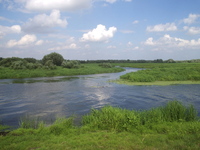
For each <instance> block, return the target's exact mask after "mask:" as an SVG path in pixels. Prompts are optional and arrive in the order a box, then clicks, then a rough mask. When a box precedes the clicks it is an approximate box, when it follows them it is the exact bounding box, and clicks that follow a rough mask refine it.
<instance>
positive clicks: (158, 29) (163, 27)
mask: <svg viewBox="0 0 200 150" xmlns="http://www.w3.org/2000/svg"><path fill="white" fill-rule="evenodd" d="M146 30H147V31H148V32H162V31H176V30H177V27H176V25H175V24H174V23H166V24H158V25H155V26H148V27H147V29H146Z"/></svg>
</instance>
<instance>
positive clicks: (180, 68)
mask: <svg viewBox="0 0 200 150" xmlns="http://www.w3.org/2000/svg"><path fill="white" fill-rule="evenodd" d="M124 65H126V64H124ZM127 66H131V67H141V68H145V67H146V68H151V69H146V70H140V71H137V72H131V73H127V74H125V75H122V76H121V77H120V79H124V80H128V81H131V82H154V81H188V80H190V81H200V64H199V63H196V64H195V63H194V64H190V63H177V64H174V63H173V64H143V66H142V64H139V65H137V66H135V65H133V64H132V65H131V64H127Z"/></svg>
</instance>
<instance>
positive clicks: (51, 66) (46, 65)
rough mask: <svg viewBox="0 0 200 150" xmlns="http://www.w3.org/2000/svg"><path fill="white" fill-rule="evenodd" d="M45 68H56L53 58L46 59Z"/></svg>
mask: <svg viewBox="0 0 200 150" xmlns="http://www.w3.org/2000/svg"><path fill="white" fill-rule="evenodd" d="M44 67H45V69H51V70H52V69H56V66H55V65H54V64H53V61H52V60H48V61H46V63H45V64H44Z"/></svg>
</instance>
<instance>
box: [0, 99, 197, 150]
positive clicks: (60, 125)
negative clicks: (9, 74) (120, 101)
mask: <svg viewBox="0 0 200 150" xmlns="http://www.w3.org/2000/svg"><path fill="white" fill-rule="evenodd" d="M26 119H27V118H26ZM26 119H24V120H23V122H26V121H27V122H28V123H24V124H23V125H22V126H21V127H20V128H19V129H16V130H13V131H11V132H9V133H8V132H7V133H6V134H4V132H2V133H1V132H0V141H1V142H0V149H3V150H4V149H5V150H10V149H20V150H26V149H76V150H79V149H80V150H84V149H85V150H93V149H141V150H143V149H144V150H149V149H165V150H167V149H192V150H198V149H199V139H200V122H199V120H198V117H197V113H196V110H195V109H194V107H193V106H191V105H190V106H187V107H186V106H184V105H183V104H182V103H181V102H179V101H170V102H168V103H167V104H166V105H165V106H160V107H157V108H152V109H150V110H144V111H135V110H126V109H122V108H119V107H112V106H105V107H103V108H101V109H99V110H97V109H92V110H91V113H90V114H88V115H86V116H83V118H82V126H75V125H74V124H73V119H74V118H73V117H71V118H60V119H57V120H56V121H55V122H54V123H53V124H52V125H48V126H45V125H44V124H43V125H36V126H35V125H33V126H32V125H31V124H30V123H33V124H38V121H37V119H36V120H35V121H36V122H35V123H34V122H32V121H29V120H26ZM25 124H26V125H25ZM0 127H1V126H0ZM0 129H1V128H0Z"/></svg>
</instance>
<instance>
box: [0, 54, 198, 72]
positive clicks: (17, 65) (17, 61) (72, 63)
mask: <svg viewBox="0 0 200 150" xmlns="http://www.w3.org/2000/svg"><path fill="white" fill-rule="evenodd" d="M84 63H99V66H101V67H104V68H111V67H113V65H111V63H200V59H193V60H185V61H175V60H173V59H168V60H165V61H164V60H162V59H155V60H130V59H126V60H65V59H64V58H63V56H62V55H61V54H58V53H55V52H53V53H50V54H47V55H45V56H44V57H43V58H42V60H37V59H35V58H19V57H9V58H2V57H0V67H10V68H12V69H56V67H57V66H61V67H63V68H69V69H71V68H80V67H82V66H81V64H84Z"/></svg>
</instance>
